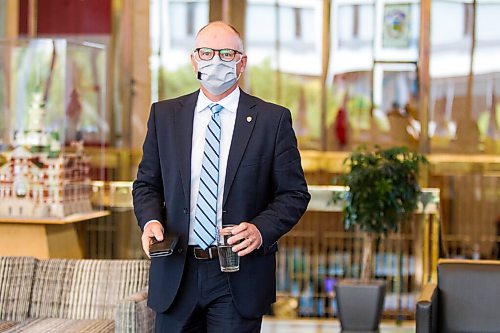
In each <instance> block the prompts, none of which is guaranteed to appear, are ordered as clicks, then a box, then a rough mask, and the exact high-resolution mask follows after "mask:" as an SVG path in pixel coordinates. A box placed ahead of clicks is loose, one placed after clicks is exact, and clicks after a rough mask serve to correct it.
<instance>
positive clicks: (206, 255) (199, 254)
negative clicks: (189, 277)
mask: <svg viewBox="0 0 500 333" xmlns="http://www.w3.org/2000/svg"><path fill="white" fill-rule="evenodd" d="M188 253H190V254H191V255H193V257H195V258H196V259H201V260H210V259H215V258H217V257H219V252H218V251H217V246H210V247H208V248H207V249H206V250H203V249H202V248H201V247H199V246H192V245H190V246H188Z"/></svg>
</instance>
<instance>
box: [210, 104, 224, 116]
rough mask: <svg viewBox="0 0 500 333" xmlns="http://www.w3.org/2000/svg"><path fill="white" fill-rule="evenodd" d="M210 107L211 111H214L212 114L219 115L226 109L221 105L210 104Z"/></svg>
mask: <svg viewBox="0 0 500 333" xmlns="http://www.w3.org/2000/svg"><path fill="white" fill-rule="evenodd" d="M208 107H209V108H210V111H212V114H217V113H219V112H221V111H222V109H224V107H223V106H222V105H219V104H217V103H213V104H210V105H209V106H208Z"/></svg>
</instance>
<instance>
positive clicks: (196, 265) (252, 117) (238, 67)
mask: <svg viewBox="0 0 500 333" xmlns="http://www.w3.org/2000/svg"><path fill="white" fill-rule="evenodd" d="M191 60H192V63H193V68H194V70H195V73H196V76H197V79H198V80H199V82H200V90H198V91H196V92H194V93H191V94H189V95H186V96H182V97H179V98H175V99H171V100H165V101H161V102H158V103H154V104H153V105H152V107H151V112H150V116H149V120H148V131H147V134H146V139H145V141H144V146H143V157H142V161H141V163H140V165H139V170H138V173H137V180H136V181H135V182H134V189H133V197H134V210H135V214H136V216H137V220H138V222H139V226H140V227H141V229H142V231H143V234H142V244H143V248H144V251H145V252H146V254H148V255H149V252H148V251H149V250H148V249H149V245H150V244H151V242H152V241H153V240H154V239H156V240H162V239H163V238H164V235H169V234H170V235H178V236H179V241H178V244H177V247H176V250H175V251H174V253H173V254H172V255H170V256H166V257H159V258H153V259H152V262H151V270H150V278H149V279H150V281H149V298H148V304H149V306H150V307H151V308H152V309H153V310H155V311H156V313H157V316H156V323H155V324H156V331H157V332H214V333H221V332H238V333H240V332H241V333H243V332H259V331H260V327H261V322H262V316H263V315H264V314H265V313H266V312H268V311H269V308H270V305H271V304H272V303H273V302H274V301H275V298H276V290H275V285H276V282H275V252H276V251H277V249H278V248H277V241H278V239H279V238H280V237H281V236H283V235H284V234H285V233H287V232H288V231H289V230H290V229H291V228H292V227H293V226H294V225H295V224H296V223H297V222H298V220H299V219H300V217H301V216H302V214H303V213H304V211H305V210H306V207H307V204H308V202H309V199H310V195H309V193H308V192H307V185H306V182H305V179H304V173H303V171H302V167H301V162H300V155H299V151H298V149H297V140H296V138H295V134H294V132H293V129H292V122H291V115H290V111H289V110H287V109H285V108H283V107H281V106H278V105H275V104H271V103H267V102H264V101H262V100H260V99H258V98H256V97H253V96H250V95H248V94H246V93H244V92H243V91H241V90H240V89H239V87H238V82H237V81H238V79H239V76H240V75H241V73H242V72H243V71H244V69H245V66H246V62H247V57H246V55H245V54H244V53H243V44H242V41H241V38H240V36H239V33H238V32H237V31H236V30H235V29H234V28H233V27H231V26H229V25H227V24H225V23H223V22H212V23H210V24H208V25H207V26H205V27H204V28H202V29H201V30H200V31H199V32H198V35H197V37H196V49H195V51H194V52H193V53H192V54H191ZM227 224H236V225H237V227H235V228H234V229H233V232H232V235H233V236H232V237H231V238H230V239H229V242H230V243H231V244H233V251H234V252H237V254H238V255H239V256H240V269H239V271H238V272H232V273H223V272H221V269H220V266H219V261H218V258H217V249H216V247H215V246H214V245H215V234H216V233H217V230H218V229H220V228H221V227H222V226H223V225H227Z"/></svg>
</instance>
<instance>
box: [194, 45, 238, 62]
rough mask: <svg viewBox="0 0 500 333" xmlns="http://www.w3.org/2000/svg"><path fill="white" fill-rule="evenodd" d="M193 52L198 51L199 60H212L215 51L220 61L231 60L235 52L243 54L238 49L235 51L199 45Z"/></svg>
mask: <svg viewBox="0 0 500 333" xmlns="http://www.w3.org/2000/svg"><path fill="white" fill-rule="evenodd" d="M194 52H196V53H198V57H200V59H201V60H212V59H213V57H214V56H215V52H217V53H218V54H219V58H220V60H222V61H232V60H233V59H234V57H236V54H238V53H239V54H243V53H241V52H240V51H236V50H233V49H220V50H216V49H211V48H209V47H199V48H197V49H196V50H194Z"/></svg>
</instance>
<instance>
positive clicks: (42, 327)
mask: <svg viewBox="0 0 500 333" xmlns="http://www.w3.org/2000/svg"><path fill="white" fill-rule="evenodd" d="M114 330H115V324H114V322H113V320H86V319H80V320H78V319H60V318H32V319H27V320H24V321H23V322H21V323H19V324H18V325H16V326H14V327H12V328H10V329H8V330H6V331H4V332H3V333H20V332H30V333H46V332H53V333H56V332H58V333H77V332H92V333H111V332H114Z"/></svg>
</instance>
